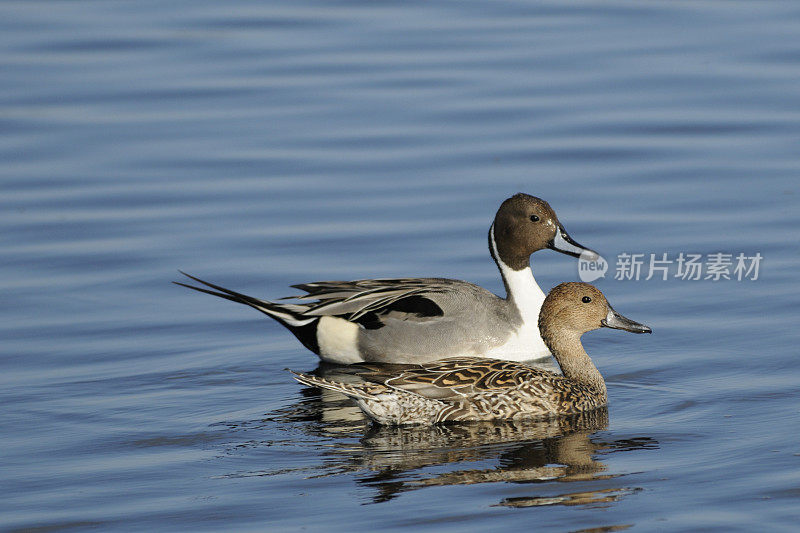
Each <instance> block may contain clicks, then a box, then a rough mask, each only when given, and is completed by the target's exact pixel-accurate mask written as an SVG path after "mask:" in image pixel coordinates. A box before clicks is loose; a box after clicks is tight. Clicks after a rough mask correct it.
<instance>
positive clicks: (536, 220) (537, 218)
mask: <svg viewBox="0 0 800 533" xmlns="http://www.w3.org/2000/svg"><path fill="white" fill-rule="evenodd" d="M531 222H539V216H538V215H531Z"/></svg>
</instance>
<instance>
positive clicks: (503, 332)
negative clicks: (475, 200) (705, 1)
mask: <svg viewBox="0 0 800 533" xmlns="http://www.w3.org/2000/svg"><path fill="white" fill-rule="evenodd" d="M489 248H490V252H491V255H492V258H493V259H494V260H495V262H496V264H497V266H498V268H499V270H500V274H501V276H502V278H503V283H504V285H505V287H506V293H507V295H506V297H505V298H501V297H499V296H496V295H495V294H492V293H491V292H489V291H487V290H485V289H483V288H481V287H478V286H476V285H473V284H471V283H467V282H465V281H460V280H453V279H442V278H401V279H366V280H357V281H322V282H315V283H305V284H300V285H294V287H296V288H298V289H300V290H302V291H305V292H306V294H304V295H301V296H297V297H295V298H296V299H297V300H298V302H296V303H283V302H281V303H276V302H271V301H268V300H261V299H258V298H252V297H250V296H247V295H244V294H241V293H238V292H235V291H231V290H229V289H226V288H224V287H221V286H219V285H215V284H212V283H208V282H206V281H203V280H201V279H199V278H195V277H193V276H188V274H187V276H188V277H189V278H191V279H193V280H194V281H196V282H198V283H200V284H202V285H205V286H206V287H208V288H203V287H196V286H192V285H186V284H183V283H178V284H179V285H183V286H185V287H188V288H190V289H194V290H197V291H200V292H205V293H207V294H212V295H214V296H218V297H221V298H225V299H228V300H232V301H234V302H238V303H242V304H245V305H248V306H250V307H253V308H255V309H257V310H258V311H261V312H262V313H264V314H266V315H267V316H269V317H271V318H273V319H275V320H277V321H278V322H279V323H280V324H282V325H283V326H285V327H286V328H287V329H289V330H290V331H291V332H292V333H293V334H294V335H295V336H296V337H297V338H298V339H299V340H300V342H302V343H303V345H304V346H306V347H307V348H308V349H310V350H311V351H313V352H314V353H316V354H318V355H319V356H320V358H321V359H322V360H323V361H326V362H330V363H338V364H350V363H359V362H365V361H367V362H388V363H424V362H427V361H435V360H439V359H443V358H446V357H453V356H457V355H474V356H477V357H494V358H499V359H506V360H514V361H526V360H532V359H539V358H543V357H549V356H550V351H549V350H548V348H547V346H546V345H545V344H544V342H543V341H542V338H541V335H540V333H539V329H538V327H537V322H538V317H539V309H540V307H541V305H542V302H543V301H544V298H545V295H544V292H543V291H542V290H541V289H540V288H539V285H538V284H537V283H536V280H535V279H534V277H533V272H532V270H531V267H530V259H531V254H533V253H534V252H536V251H538V250H545V249H551V250H555V251H558V252H561V253H565V254H567V255H571V256H576V257H577V256H580V255H581V254H583V255H584V256H586V254H590V255H592V254H594V252H593V251H591V250H589V249H588V248H586V247H584V246H581V245H580V244H578V243H577V242H576V241H575V240H573V239H572V238H571V237H570V236H569V234H568V233H567V232H566V230H565V229H564V226H563V224H561V222H560V221H559V220H558V217H557V216H556V213H555V211H554V210H553V208H552V207H550V204H548V203H547V202H546V201H544V200H542V199H541V198H537V197H535V196H530V195H528V194H523V193H519V194H516V195H514V196H512V197H511V198H508V199H506V200H505V201H504V202H503V203H502V204H501V205H500V208H499V209H498V210H497V213H496V215H495V218H494V220H493V222H492V224H491V227H490V230H489ZM309 300H315V301H309Z"/></svg>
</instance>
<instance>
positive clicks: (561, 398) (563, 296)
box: [294, 282, 652, 425]
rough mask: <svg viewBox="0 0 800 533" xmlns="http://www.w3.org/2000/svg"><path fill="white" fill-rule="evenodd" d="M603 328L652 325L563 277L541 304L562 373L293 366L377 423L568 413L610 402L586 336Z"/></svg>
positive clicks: (453, 366) (475, 362)
mask: <svg viewBox="0 0 800 533" xmlns="http://www.w3.org/2000/svg"><path fill="white" fill-rule="evenodd" d="M601 327H607V328H614V329H624V330H625V331H631V332H633V333H651V332H652V330H651V329H650V328H649V327H647V326H645V325H643V324H639V323H637V322H634V321H633V320H630V319H628V318H625V317H624V316H622V315H620V314H619V313H617V312H616V311H614V309H613V308H612V307H611V305H609V303H608V302H607V301H606V298H605V296H603V293H602V292H600V291H599V290H598V289H596V288H595V287H593V286H592V285H589V284H588V283H577V282H572V283H562V284H561V285H559V286H557V287H555V288H554V289H553V290H552V291H550V294H549V295H548V296H547V298H546V299H545V301H544V303H543V304H542V312H541V314H540V315H539V329H540V331H541V333H542V338H543V339H544V342H545V344H547V347H548V348H550V351H551V352H552V353H553V356H554V357H555V359H556V361H557V362H558V364H559V366H560V367H561V371H562V372H563V375H559V374H554V373H552V372H548V371H545V370H540V369H534V368H530V367H527V366H524V365H522V364H520V363H515V362H510V361H501V360H498V359H479V358H475V357H457V358H452V359H445V360H442V361H436V362H433V363H429V364H425V365H369V364H367V365H364V366H366V368H367V369H366V370H365V371H364V372H359V373H358V374H359V375H360V376H361V377H362V378H363V379H365V380H366V381H365V382H363V383H356V384H352V383H339V382H335V381H330V380H327V379H324V378H321V377H317V376H311V375H307V374H300V373H294V376H295V379H296V380H297V381H299V382H300V383H303V384H305V385H310V386H313V387H321V388H324V389H331V390H335V391H338V392H341V393H342V394H345V395H346V396H348V397H350V398H352V399H353V400H355V401H356V402H357V403H358V406H359V407H360V408H361V409H362V410H363V411H364V413H366V414H367V415H368V416H369V417H370V418H371V419H373V420H375V421H376V422H378V423H379V424H387V425H399V424H426V425H430V424H437V423H440V422H467V421H478V420H515V419H525V418H541V417H548V416H557V415H568V414H574V413H580V412H585V411H591V410H593V409H596V408H598V407H602V406H604V405H606V403H607V400H608V396H607V394H606V384H605V381H603V376H601V375H600V372H599V371H598V370H597V368H596V367H595V366H594V364H593V363H592V360H591V359H590V358H589V355H588V354H587V353H586V351H585V350H584V349H583V345H582V344H581V340H580V339H581V336H582V335H583V334H584V333H586V332H587V331H591V330H593V329H599V328H601Z"/></svg>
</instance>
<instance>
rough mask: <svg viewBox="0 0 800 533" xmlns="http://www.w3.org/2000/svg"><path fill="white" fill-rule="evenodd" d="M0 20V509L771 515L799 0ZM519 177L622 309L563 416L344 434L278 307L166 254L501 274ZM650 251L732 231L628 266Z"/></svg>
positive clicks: (52, 7)
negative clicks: (626, 267)
mask: <svg viewBox="0 0 800 533" xmlns="http://www.w3.org/2000/svg"><path fill="white" fill-rule="evenodd" d="M0 28H1V29H2V31H0V71H2V73H3V74H2V76H0V186H1V187H2V189H1V190H2V194H1V195H0V227H2V232H0V243H2V251H3V253H2V258H1V259H0V339H2V340H1V341H0V405H2V406H3V409H2V411H3V414H2V416H0V449H2V461H1V463H0V464H2V476H0V491H1V492H2V494H3V498H2V499H0V529H4V530H18V529H33V528H40V530H76V531H81V530H95V529H96V530H103V531H114V530H126V531H127V530H179V529H180V530H190V531H200V530H211V531H218V530H238V531H246V530H253V531H265V530H269V531H298V530H304V531H332V530H336V531H353V530H359V531H367V530H369V531H393V530H401V529H403V530H406V529H408V528H414V529H419V530H425V531H434V530H435V531H437V532H441V531H458V532H461V531H465V530H467V531H469V530H479V529H490V530H498V529H506V528H507V529H509V530H517V529H519V530H521V529H522V528H525V529H531V528H533V529H535V530H544V531H581V530H589V529H591V530H592V531H616V530H623V529H630V530H631V531H635V530H639V531H697V530H718V531H733V530H738V531H795V530H796V528H797V523H798V520H800V443H798V434H800V412H799V411H800V409H799V408H798V405H799V404H798V398H799V397H800V370H798V360H799V359H798V348H797V345H798V333H797V332H798V327H797V324H798V318H800V316H799V315H800V313H799V312H798V300H799V299H800V290H798V283H797V281H796V278H797V273H798V271H799V269H800V260H799V259H800V258H799V257H798V252H799V251H800V247H799V246H798V242H799V241H798V235H799V234H800V233H799V232H798V230H799V229H800V228H799V227H798V225H799V223H800V201H799V200H800V189H799V188H798V184H800V181H798V175H800V150H799V149H798V147H800V90H799V89H800V4H798V3H796V2H790V1H766V2H738V1H733V2H716V1H692V2H639V1H610V2H608V1H606V2H599V1H588V0H587V1H578V2H569V3H563V2H555V1H546V2H506V1H498V2H488V3H487V2H473V1H460V2H448V1H445V2H418V1H413V0H412V1H403V2H394V1H387V2H335V1H324V2H289V1H287V2H280V1H274V0H270V1H267V2H245V1H238V0H235V1H230V2H224V3H220V2H210V1H191V2H189V1H184V0H181V1H174V2H167V3H165V2H155V1H137V2H124V1H104V2H92V1H88V0H75V1H35V0H27V1H8V2H3V3H0ZM518 191H524V192H527V193H530V194H534V195H537V196H540V197H542V198H545V199H546V200H548V201H549V202H550V203H551V205H552V206H553V207H554V208H555V210H556V211H557V213H558V215H559V217H560V219H561V221H562V222H563V223H564V225H565V227H566V228H567V229H568V230H569V231H570V233H571V234H572V235H573V236H574V237H575V239H576V240H578V241H579V242H581V243H583V244H585V245H587V246H590V247H592V248H594V249H597V250H598V251H600V252H601V254H603V256H604V257H605V258H606V259H607V261H608V263H609V270H608V272H607V273H606V276H605V277H604V278H600V279H598V280H597V281H596V283H597V285H598V286H599V287H600V288H601V289H602V290H603V291H604V292H605V293H606V295H607V296H608V298H609V300H610V301H611V302H612V304H613V305H614V306H615V308H616V309H617V310H618V311H620V312H622V313H623V314H625V315H626V316H629V317H631V318H633V319H635V320H638V321H641V322H645V323H647V324H649V325H651V326H652V327H653V329H654V334H653V335H652V336H633V335H628V334H625V333H622V332H619V331H609V330H603V331H598V332H592V333H589V334H587V335H586V336H585V337H584V343H585V346H586V347H587V350H588V351H589V353H591V354H592V355H593V358H594V360H595V362H596V363H597V365H598V367H599V368H600V370H601V371H602V372H603V374H604V376H605V377H606V380H607V382H608V388H609V396H610V406H609V409H608V412H607V413H601V414H599V415H598V416H597V417H594V418H592V419H590V420H580V421H577V422H575V421H573V422H563V423H540V424H534V425H525V426H510V425H501V426H494V425H489V426H484V425H476V426H465V427H458V426H456V427H450V428H432V429H431V428H429V429H390V428H388V429H387V428H383V429H381V428H373V427H370V425H369V424H368V423H367V422H366V420H365V419H364V418H363V416H362V415H361V414H360V411H358V409H357V408H356V407H354V406H353V405H351V404H350V403H349V402H348V401H346V400H345V399H344V398H343V397H342V396H339V395H335V394H328V393H326V394H321V393H319V392H318V391H314V390H312V389H307V388H304V387H301V386H299V385H298V384H296V383H295V382H294V381H293V380H292V379H291V377H290V375H289V374H288V373H287V372H285V371H284V369H285V368H286V367H291V368H293V369H297V370H302V371H310V370H314V369H315V368H316V367H317V364H318V361H317V358H316V357H315V356H314V355H313V354H311V353H310V352H308V351H306V350H305V349H304V348H303V347H302V346H301V345H300V344H299V343H298V342H297V341H296V340H295V339H294V338H293V337H292V336H291V335H290V334H289V333H287V332H286V331H285V330H283V329H282V328H281V326H279V325H278V324H276V323H274V322H272V321H270V320H268V319H267V318H266V317H263V316H262V315H259V314H258V313H256V312H255V311H253V310H252V309H248V308H246V307H244V306H237V305H234V304H233V303H230V302H225V301H222V300H218V299H213V298H211V297H209V296H205V295H200V294H197V293H192V292H190V291H188V290H186V289H183V288H181V287H177V286H175V285H172V284H171V283H170V282H171V281H173V280H177V279H179V277H178V276H179V275H178V273H177V269H184V270H186V271H188V272H190V273H193V274H196V275H198V276H200V277H203V278H205V279H210V280H212V281H216V282H218V283H220V284H222V285H225V286H228V287H230V288H233V289H236V290H240V291H242V292H244V293H247V294H252V295H255V296H260V297H270V298H275V297H280V296H285V295H289V294H294V292H293V290H292V289H290V288H289V287H288V285H290V284H292V283H298V282H304V281H314V280H321V279H355V278H364V277H370V278H371V277H395V276H443V277H453V278H458V279H465V280H468V281H472V282H475V283H478V284H480V285H483V286H484V287H486V288H488V289H491V290H493V291H495V292H498V293H500V294H502V293H503V285H502V282H501V280H500V277H499V275H498V273H497V270H496V268H495V267H494V265H493V263H492V262H491V259H490V258H489V255H488V251H487V249H486V232H487V229H488V227H489V224H490V222H491V220H492V217H493V215H494V212H495V210H496V209H497V206H498V205H499V204H500V202H501V201H502V200H503V199H504V198H506V197H508V196H510V195H511V194H514V193H516V192H518ZM665 253H666V254H668V255H667V259H668V260H675V259H676V258H677V257H678V256H679V254H681V253H684V254H690V253H691V254H701V257H702V261H703V262H704V263H707V262H708V261H709V257H708V256H709V254H715V253H723V254H731V257H732V261H733V262H735V257H736V256H737V255H738V254H744V255H745V256H746V257H755V255H756V254H760V255H761V257H762V258H763V260H762V261H761V262H760V264H759V272H758V276H757V279H752V278H753V277H756V276H755V273H754V272H751V273H750V275H749V276H744V277H743V279H742V280H737V279H736V276H735V275H733V272H732V268H731V271H730V276H729V277H731V279H724V278H721V279H719V280H716V281H715V280H714V279H713V276H712V278H711V279H704V278H705V277H706V274H707V272H706V271H703V272H702V276H701V279H699V280H690V279H681V277H679V276H678V277H676V274H677V270H676V268H677V265H676V264H675V263H674V262H673V263H672V264H671V265H670V270H669V272H668V276H667V278H668V279H667V280H663V279H662V276H661V274H660V273H658V272H656V273H655V275H653V276H652V277H651V279H649V280H646V279H645V278H646V277H648V276H647V274H648V269H649V260H650V254H655V257H656V258H662V257H663V256H662V254H665ZM620 254H642V256H641V258H642V260H643V262H644V264H643V267H642V272H641V275H640V276H639V279H638V280H637V279H615V277H618V276H616V274H617V261H618V258H619V257H620ZM705 266H707V265H705ZM534 270H535V273H536V277H537V279H538V280H539V282H540V284H541V285H542V287H543V288H545V289H548V288H550V287H552V286H554V285H556V284H557V283H559V282H561V281H566V280H575V279H577V277H578V269H577V262H576V261H575V260H574V259H572V258H570V257H567V256H564V255H558V254H555V253H553V252H549V251H542V252H538V253H537V254H535V255H534ZM592 528H595V529H592Z"/></svg>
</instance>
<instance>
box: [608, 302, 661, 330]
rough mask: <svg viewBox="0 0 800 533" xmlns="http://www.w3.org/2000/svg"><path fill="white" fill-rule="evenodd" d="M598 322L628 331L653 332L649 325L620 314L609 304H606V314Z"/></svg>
mask: <svg viewBox="0 0 800 533" xmlns="http://www.w3.org/2000/svg"><path fill="white" fill-rule="evenodd" d="M600 323H601V324H602V325H603V327H605V328H611V329H622V330H625V331H630V332H631V333H653V330H652V329H650V327H649V326H645V325H644V324H639V323H638V322H634V321H633V320H631V319H630V318H627V317H624V316H622V315H621V314H619V313H617V312H616V311H615V310H614V308H613V307H611V305H610V304H609V306H608V314H607V315H606V317H605V318H604V319H603V320H601V321H600Z"/></svg>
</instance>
